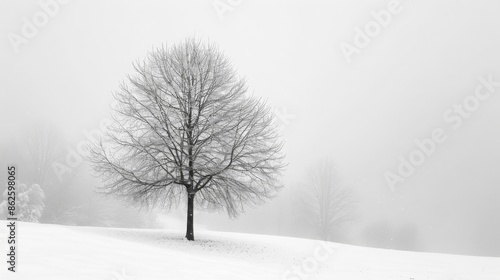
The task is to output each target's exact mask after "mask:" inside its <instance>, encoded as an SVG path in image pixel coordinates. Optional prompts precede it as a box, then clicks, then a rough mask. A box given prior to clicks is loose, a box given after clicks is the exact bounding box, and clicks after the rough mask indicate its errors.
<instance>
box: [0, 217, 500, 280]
mask: <svg viewBox="0 0 500 280" xmlns="http://www.w3.org/2000/svg"><path fill="white" fill-rule="evenodd" d="M2 222H3V224H4V225H3V226H2V227H1V229H0V238H1V239H0V253H1V255H2V257H1V258H2V261H1V262H0V263H1V264H0V279H1V280H4V279H6V280H10V279H30V280H39V279H50V280H57V279H65V280H76V279H92V280H94V279H106V280H135V279H147V280H152V279H163V280H165V279H189V280H204V279H217V280H224V279H230V280H237V279H257V280H258V279H276V280H280V279H295V280H296V279H336V280H370V279H377V280H379V279H380V280H392V279H394V280H395V279H398V280H399V279H404V280H434V279H444V280H482V279H485V280H486V279H492V280H500V258H488V257H473V256H458V255H446V254H435V253H416V252H405V251H395V250H383V249H374V248H366V247H358V246H352V245H343V244H337V243H331V242H319V241H316V240H309V239H298V238H288V237H278V236H265V235H254V234H241V233H223V232H210V231H195V237H196V238H197V240H196V241H195V242H189V241H186V240H184V239H183V234H182V232H173V231H165V230H138V229H113V228H92V227H71V226H60V225H43V224H31V223H19V222H18V236H17V238H18V246H19V249H18V266H17V272H16V273H12V272H9V271H7V264H6V252H7V251H6V250H7V242H6V241H7V227H6V226H5V224H6V222H5V221H2Z"/></svg>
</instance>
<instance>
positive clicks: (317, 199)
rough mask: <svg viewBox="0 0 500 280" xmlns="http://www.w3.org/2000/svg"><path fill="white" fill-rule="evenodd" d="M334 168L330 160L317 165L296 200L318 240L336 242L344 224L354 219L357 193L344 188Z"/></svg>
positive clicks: (301, 214) (301, 187) (311, 169)
mask: <svg viewBox="0 0 500 280" xmlns="http://www.w3.org/2000/svg"><path fill="white" fill-rule="evenodd" d="M334 171H335V168H334V166H333V165H332V164H331V163H330V161H328V160H322V161H319V162H318V163H316V164H315V165H314V166H312V168H310V170H309V172H308V178H307V180H306V182H307V183H305V184H303V185H301V186H300V188H299V191H298V194H297V195H296V197H295V199H296V200H298V202H299V205H300V206H301V207H298V208H297V209H298V210H299V211H302V213H299V216H302V217H304V219H306V221H307V224H308V225H309V226H311V227H312V228H313V229H314V231H315V232H316V234H317V235H319V238H321V239H322V240H330V241H331V240H333V238H334V237H335V236H336V235H337V234H339V231H340V229H341V228H342V226H344V224H345V223H347V222H350V221H353V220H354V219H355V214H354V203H355V196H354V193H353V192H352V191H350V190H348V189H345V188H342V187H341V186H340V184H339V182H338V180H337V179H336V177H335V174H334Z"/></svg>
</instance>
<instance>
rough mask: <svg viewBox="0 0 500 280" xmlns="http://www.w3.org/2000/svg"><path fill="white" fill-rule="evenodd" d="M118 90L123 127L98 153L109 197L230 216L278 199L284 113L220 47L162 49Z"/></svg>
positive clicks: (94, 149)
mask: <svg viewBox="0 0 500 280" xmlns="http://www.w3.org/2000/svg"><path fill="white" fill-rule="evenodd" d="M134 69H135V74H134V75H130V76H128V79H127V80H126V82H124V83H122V84H121V86H120V89H119V90H118V91H117V92H115V94H114V97H115V99H116V101H117V103H116V106H115V107H114V113H113V120H114V122H113V124H112V125H111V126H110V128H109V131H107V132H106V133H105V135H103V137H102V139H101V141H100V142H99V143H94V144H93V145H91V147H90V150H91V153H90V154H91V156H90V157H91V161H92V163H93V168H94V170H95V171H96V172H97V173H98V174H100V175H102V176H103V178H104V180H105V183H106V184H105V186H104V187H103V188H102V189H101V190H102V191H103V192H104V193H105V194H110V195H115V196H120V197H124V198H126V199H128V200H130V201H132V202H135V203H139V204H140V205H142V206H146V207H151V206H161V207H164V208H166V209H169V208H170V207H172V206H177V205H179V202H180V201H182V200H185V199H186V197H187V229H186V238H187V239H188V240H194V233H193V218H194V217H193V214H194V213H193V209H194V204H195V203H196V204H197V205H198V206H200V207H201V208H203V209H210V210H225V211H227V213H228V215H229V216H230V217H236V216H237V214H238V213H240V212H241V211H243V210H244V206H245V205H252V204H255V203H258V202H262V201H264V200H265V199H267V198H271V197H273V196H274V195H275V194H276V192H277V191H278V190H279V189H280V188H281V187H282V184H281V183H280V180H279V177H280V175H281V173H282V171H283V169H284V165H283V163H282V161H283V155H282V153H281V149H282V146H283V142H282V141H281V140H280V139H279V136H278V134H277V131H278V130H277V127H276V124H275V121H274V118H275V117H274V114H273V111H272V110H271V108H270V107H269V106H268V105H267V104H266V103H265V102H263V101H262V100H260V99H257V98H254V97H252V96H248V95H247V86H246V83H245V81H244V80H243V79H241V78H239V77H238V76H237V74H236V72H235V71H234V70H233V69H232V67H231V64H230V62H229V60H228V59H227V58H226V57H225V56H224V55H223V53H222V52H220V51H219V50H218V49H217V47H216V46H215V45H213V44H205V43H202V42H200V41H197V40H195V39H188V40H186V41H185V42H184V43H181V44H177V45H173V46H171V47H170V48H167V47H166V46H163V47H160V48H157V49H155V50H153V51H151V52H149V54H148V55H147V57H146V59H145V60H144V61H143V62H136V63H134Z"/></svg>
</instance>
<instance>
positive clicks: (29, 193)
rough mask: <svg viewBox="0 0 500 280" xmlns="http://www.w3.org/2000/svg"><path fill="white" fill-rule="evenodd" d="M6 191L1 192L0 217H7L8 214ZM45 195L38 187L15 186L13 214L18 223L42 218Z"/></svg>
mask: <svg viewBox="0 0 500 280" xmlns="http://www.w3.org/2000/svg"><path fill="white" fill-rule="evenodd" d="M7 191H8V190H7V189H6V190H5V191H4V192H3V195H2V196H3V201H2V203H0V212H1V213H0V216H1V217H7V214H8V203H7V202H8V192H7ZM44 200H45V195H44V193H43V190H42V188H40V185H38V184H33V185H31V186H28V185H26V184H23V183H21V184H19V183H18V184H17V187H16V204H15V207H16V210H15V214H16V216H17V219H18V220H19V221H24V222H35V223H38V220H39V219H40V217H41V216H42V212H43V209H44V207H45V204H44Z"/></svg>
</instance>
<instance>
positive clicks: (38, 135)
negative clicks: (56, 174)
mask: <svg viewBox="0 0 500 280" xmlns="http://www.w3.org/2000/svg"><path fill="white" fill-rule="evenodd" d="M26 139H27V140H26V147H25V152H26V153H27V166H28V172H29V174H30V177H31V179H32V180H33V182H35V183H37V184H40V185H41V186H42V187H45V185H46V183H47V180H48V178H47V175H48V174H50V171H51V170H50V167H51V163H52V162H54V161H55V160H56V158H57V156H56V146H57V132H56V130H55V129H54V127H52V126H50V125H48V124H46V123H43V122H38V123H37V124H36V126H34V128H32V130H30V132H29V133H27V135H26Z"/></svg>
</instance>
